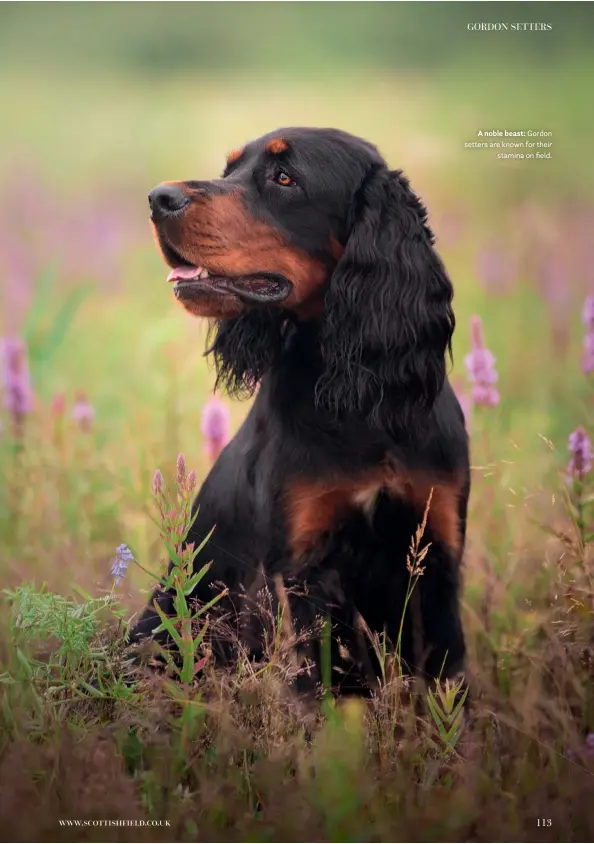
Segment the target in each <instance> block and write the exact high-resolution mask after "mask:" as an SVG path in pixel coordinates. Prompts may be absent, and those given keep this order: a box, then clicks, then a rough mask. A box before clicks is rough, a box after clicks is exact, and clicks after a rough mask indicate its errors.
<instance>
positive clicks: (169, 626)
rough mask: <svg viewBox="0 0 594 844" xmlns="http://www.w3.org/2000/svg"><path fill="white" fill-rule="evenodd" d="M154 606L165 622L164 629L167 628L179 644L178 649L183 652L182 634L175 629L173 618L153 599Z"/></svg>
mask: <svg viewBox="0 0 594 844" xmlns="http://www.w3.org/2000/svg"><path fill="white" fill-rule="evenodd" d="M153 606H154V608H155V611H156V612H157V615H158V616H159V618H160V619H161V621H162V623H163V629H164V630H166V631H167V632H168V633H169V635H170V636H171V638H172V639H173V641H174V642H175V644H176V645H177V647H178V649H179V651H180V653H181V650H182V639H181V636H180V635H179V633H178V632H177V630H176V629H175V627H174V626H173V622H172V621H171V619H170V618H169V616H168V615H165V613H164V612H163V610H162V609H161V607H160V606H159V604H158V603H157V601H153Z"/></svg>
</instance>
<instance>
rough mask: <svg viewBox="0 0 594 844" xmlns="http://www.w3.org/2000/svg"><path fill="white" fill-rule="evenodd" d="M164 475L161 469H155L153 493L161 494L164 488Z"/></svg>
mask: <svg viewBox="0 0 594 844" xmlns="http://www.w3.org/2000/svg"><path fill="white" fill-rule="evenodd" d="M163 485H164V481H163V475H162V473H161V470H160V469H155V474H154V475H153V495H160V493H161V492H162V490H163Z"/></svg>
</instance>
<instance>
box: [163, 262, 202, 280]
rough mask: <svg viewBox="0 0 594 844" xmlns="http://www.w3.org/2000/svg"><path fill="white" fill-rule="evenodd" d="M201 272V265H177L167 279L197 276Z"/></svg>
mask: <svg viewBox="0 0 594 844" xmlns="http://www.w3.org/2000/svg"><path fill="white" fill-rule="evenodd" d="M199 274H200V267H189V266H187V265H186V264H184V265H183V266H179V267H175V268H174V269H173V270H171V272H170V273H169V275H168V276H167V281H178V280H179V279H191V278H196V276H197V275H199Z"/></svg>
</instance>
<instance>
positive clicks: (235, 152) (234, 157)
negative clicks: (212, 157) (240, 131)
mask: <svg viewBox="0 0 594 844" xmlns="http://www.w3.org/2000/svg"><path fill="white" fill-rule="evenodd" d="M242 155H243V149H240V148H239V147H237V149H232V150H231V152H230V153H229V155H228V156H227V164H235V162H236V161H239V159H240V158H241V156H242Z"/></svg>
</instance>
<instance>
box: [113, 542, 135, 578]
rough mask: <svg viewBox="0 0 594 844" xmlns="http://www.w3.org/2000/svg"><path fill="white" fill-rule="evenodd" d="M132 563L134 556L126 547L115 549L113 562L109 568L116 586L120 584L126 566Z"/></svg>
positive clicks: (119, 546)
mask: <svg viewBox="0 0 594 844" xmlns="http://www.w3.org/2000/svg"><path fill="white" fill-rule="evenodd" d="M133 562H134V554H133V553H132V551H130V549H129V548H128V546H127V545H118V547H117V548H116V555H115V560H114V561H113V563H112V566H111V573H112V575H113V577H114V578H115V584H116V586H119V585H120V583H121V582H122V578H123V577H125V576H126V572H127V571H128V566H129V565H130V563H133Z"/></svg>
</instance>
